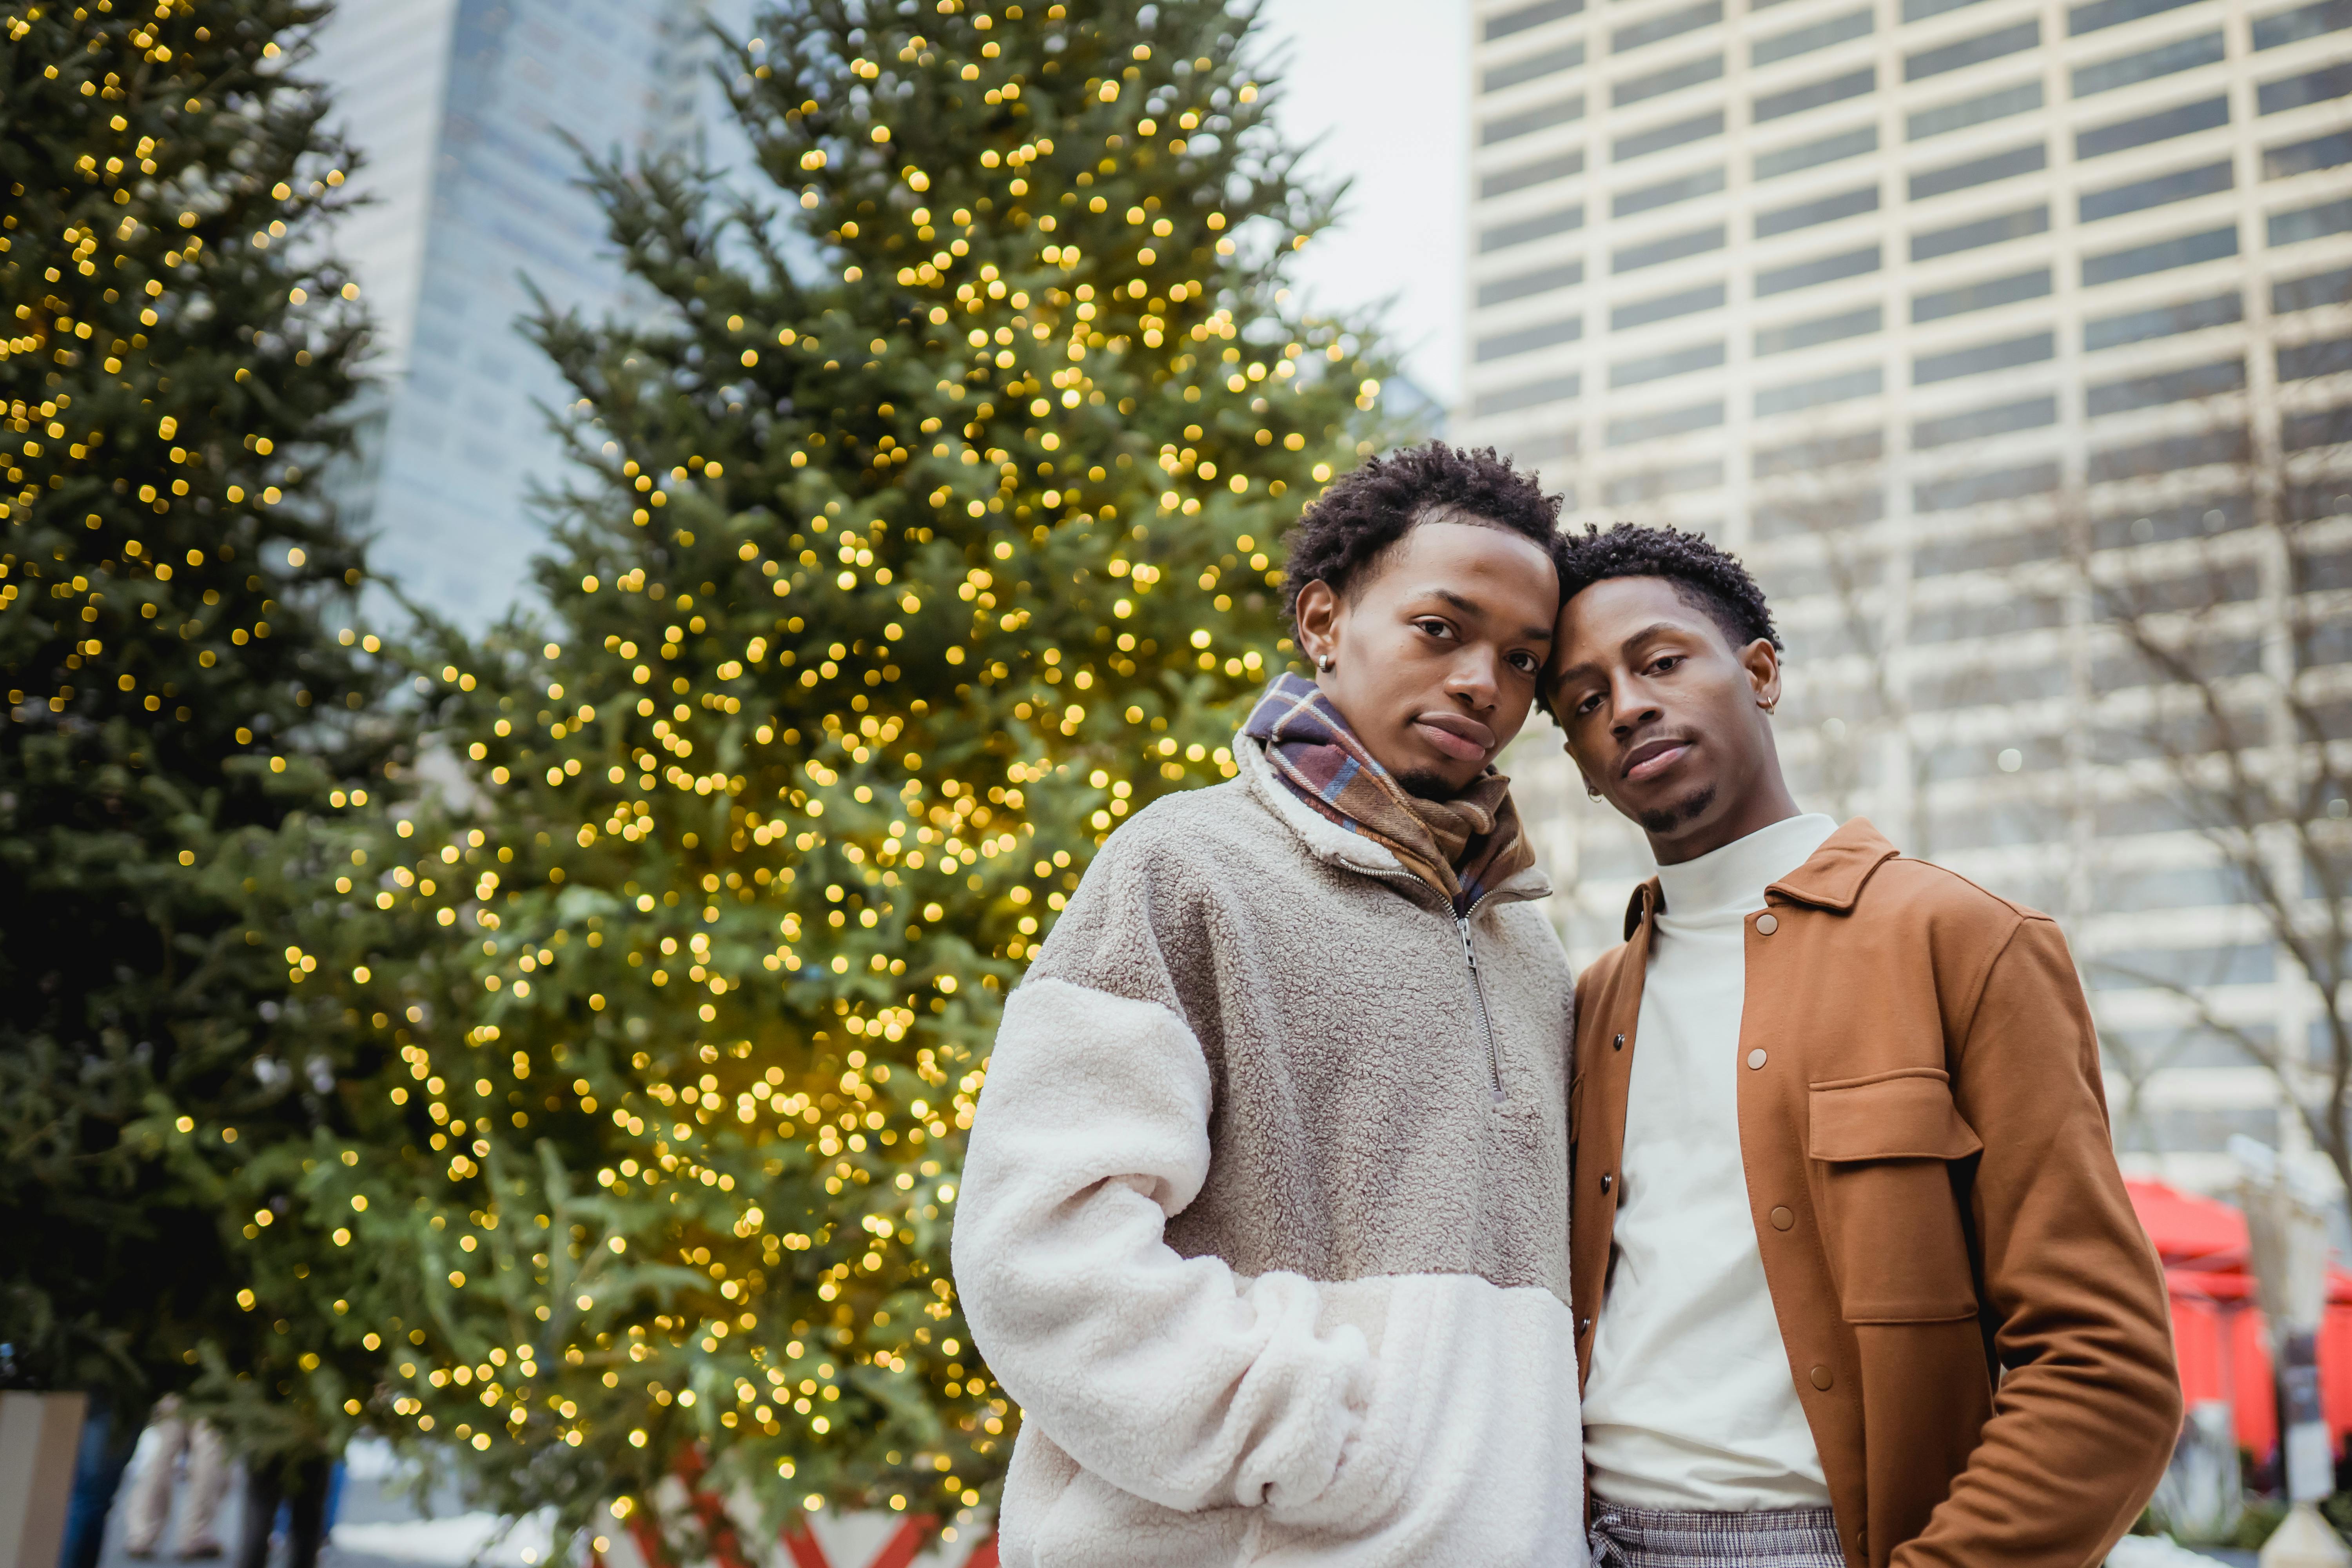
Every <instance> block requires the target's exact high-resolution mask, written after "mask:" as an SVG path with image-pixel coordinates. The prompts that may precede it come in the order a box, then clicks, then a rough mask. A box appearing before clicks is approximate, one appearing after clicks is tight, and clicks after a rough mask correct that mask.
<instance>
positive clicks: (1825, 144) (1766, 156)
mask: <svg viewBox="0 0 2352 1568" xmlns="http://www.w3.org/2000/svg"><path fill="white" fill-rule="evenodd" d="M1877 151H1878V127H1877V126H1875V125H1862V126H1857V127H1855V128H1854V129H1853V130H1852V131H1841V132H1837V134H1835V135H1833V136H1824V137H1822V138H1821V139H1820V140H1819V141H1815V142H1799V143H1798V144H1797V145H1795V146H1794V147H1783V148H1780V150H1778V151H1777V152H1771V153H1757V154H1756V177H1757V178H1758V179H1759V180H1771V179H1777V178H1779V177H1780V175H1782V174H1795V173H1796V172H1797V171H1798V170H1800V169H1811V168H1818V167H1819V166H1820V165H1822V164H1823V163H1837V162H1839V161H1840V160H1841V159H1845V158H1859V157H1861V156H1862V155H1863V154H1864V153H1875V152H1877Z"/></svg>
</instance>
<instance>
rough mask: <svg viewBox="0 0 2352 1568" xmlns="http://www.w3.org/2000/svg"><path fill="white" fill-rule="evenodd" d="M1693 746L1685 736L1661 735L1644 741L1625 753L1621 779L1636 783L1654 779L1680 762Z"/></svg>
mask: <svg viewBox="0 0 2352 1568" xmlns="http://www.w3.org/2000/svg"><path fill="white" fill-rule="evenodd" d="M1691 745H1692V742H1691V741H1690V739H1689V738H1688V737H1687V736H1683V735H1661V736H1659V737H1658V738H1657V739H1655V740H1653V741H1644V742H1642V743H1641V744H1640V745H1638V746H1636V747H1634V748H1633V750H1632V751H1631V752H1627V753H1625V761H1624V762H1623V763H1622V764H1621V765H1620V766H1619V767H1618V770H1617V772H1618V773H1619V775H1620V776H1621V777H1623V778H1626V779H1630V780H1633V781H1634V782H1636V783H1639V782H1640V781H1642V780H1643V779H1654V778H1655V777H1657V776H1658V775H1659V774H1660V773H1664V772H1665V771H1666V770H1667V769H1668V768H1670V767H1673V766H1674V765H1675V763H1677V762H1680V761H1681V760H1682V757H1683V754H1684V753H1685V752H1688V751H1689V750H1690V749H1691Z"/></svg>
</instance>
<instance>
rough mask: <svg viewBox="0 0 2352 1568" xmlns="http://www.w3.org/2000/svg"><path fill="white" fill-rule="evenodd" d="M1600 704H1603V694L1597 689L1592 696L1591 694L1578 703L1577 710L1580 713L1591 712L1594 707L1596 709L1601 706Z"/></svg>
mask: <svg viewBox="0 0 2352 1568" xmlns="http://www.w3.org/2000/svg"><path fill="white" fill-rule="evenodd" d="M1600 706H1601V694H1600V693H1599V692H1597V691H1596V692H1594V693H1593V694H1592V695H1591V696H1590V697H1588V698H1586V699H1585V700H1583V701H1581V702H1580V703H1578V704H1577V705H1576V710H1577V711H1578V712H1579V713H1590V712H1591V711H1592V710H1594V709H1596V708H1598V707H1600Z"/></svg>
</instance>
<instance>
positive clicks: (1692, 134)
mask: <svg viewBox="0 0 2352 1568" xmlns="http://www.w3.org/2000/svg"><path fill="white" fill-rule="evenodd" d="M1722 134H1723V110H1719V109H1717V110H1710V111H1709V112H1707V113H1706V114H1698V115H1693V116H1692V117H1691V118H1690V119H1688V120H1677V121H1675V122H1674V123H1673V124H1671V125H1657V126H1653V127H1651V128H1650V129H1649V130H1647V131H1637V132H1634V133H1633V135H1631V136H1620V137H1619V138H1617V140H1616V141H1615V142H1612V143H1611V144H1610V148H1609V155H1610V157H1611V158H1612V159H1613V160H1614V161H1615V162H1617V163H1625V162H1627V161H1628V160H1630V159H1633V158H1642V157H1646V156H1648V155H1649V154H1650V153H1663V152H1664V151H1665V150H1666V149H1667V148H1669V147H1680V146H1683V145H1685V144H1686V143H1688V142H1704V141H1706V139H1707V138H1708V137H1710V136H1720V135H1722Z"/></svg>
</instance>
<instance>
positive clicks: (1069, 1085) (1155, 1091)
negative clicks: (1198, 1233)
mask: <svg viewBox="0 0 2352 1568" xmlns="http://www.w3.org/2000/svg"><path fill="white" fill-rule="evenodd" d="M1210 1103H1211V1090H1210V1075H1209V1068H1208V1065H1207V1063H1206V1061H1205V1059H1204V1058H1203V1056H1202V1049H1201V1046H1200V1044H1199V1042H1198V1041H1197V1040H1196V1039H1195V1038H1194V1037H1193V1035H1192V1031H1191V1030H1190V1029H1189V1028H1188V1027H1187V1026H1185V1024H1184V1022H1183V1021H1182V1020H1181V1018H1179V1017H1178V1016H1176V1015H1175V1014H1174V1013H1173V1012H1171V1010H1170V1009H1168V1008H1167V1007H1164V1006H1161V1005H1157V1004H1154V1003H1150V1002H1144V1001H1139V1000H1135V999H1133V998H1130V997H1126V996H1120V995H1115V994H1111V993H1109V992H1107V991H1101V990H1097V989H1094V988H1092V987H1089V986H1084V985H1078V984H1071V983H1070V982H1068V981H1065V980H1058V979H1037V978H1034V977H1033V978H1032V979H1031V980H1029V981H1028V982H1027V983H1026V984H1023V985H1022V986H1021V987H1020V988H1019V989H1018V990H1016V991H1015V992H1014V993H1013V995H1012V997H1011V998H1010V999H1009V1000H1008V1001H1007V1003H1006V1005H1005V1009H1004V1021H1003V1027H1002V1029H1001V1030H1000V1032H999V1034H998V1036H997V1042H996V1049H995V1054H994V1056H993V1057H992V1059H991V1062H990V1065H989V1069H988V1079H987V1082H986V1085H985V1086H984V1087H983V1089H982V1091H981V1099H980V1106H979V1110H978V1114H977V1116H976V1117H975V1119H974V1121H973V1123H972V1130H971V1142H970V1145H969V1152H968V1155H967V1157H966V1161H965V1165H964V1175H963V1186H962V1191H961V1194H959V1200H958V1209H957V1220H956V1228H955V1238H954V1264H955V1276H956V1285H957V1290H958V1293H959V1295H960V1296H961V1300H962V1302H963V1309H964V1314H965V1317H966V1319H967V1321H969V1322H970V1323H971V1332H972V1338H973V1341H974V1342H975V1343H976V1344H977V1345H978V1346H979V1348H980V1350H981V1351H982V1353H983V1354H984V1355H985V1356H986V1357H987V1358H988V1363H989V1366H990V1368H991V1369H992V1371H993V1373H995V1375H996V1378H997V1380H998V1381H999V1382H1000V1383H1001V1384H1003V1387H1004V1389H1005V1391H1006V1392H1007V1393H1008V1394H1012V1395H1013V1398H1015V1399H1016V1400H1018V1401H1019V1402H1020V1404H1021V1406H1022V1411H1023V1418H1024V1420H1025V1421H1029V1422H1034V1423H1035V1424H1036V1425H1037V1426H1038V1427H1039V1429H1040V1430H1041V1431H1042V1432H1043V1433H1044V1434H1045V1436H1049V1437H1051V1438H1052V1439H1053V1441H1054V1442H1055V1444H1056V1445H1058V1446H1059V1447H1061V1448H1062V1449H1063V1450H1064V1451H1065V1452H1066V1453H1067V1454H1069V1456H1070V1457H1071V1458H1073V1459H1075V1460H1076V1461H1077V1463H1078V1464H1079V1465H1081V1466H1082V1467H1084V1468H1086V1469H1087V1470H1089V1471H1091V1472H1093V1473H1094V1474H1096V1475H1097V1476H1098V1477H1100V1478H1101V1479H1104V1480H1107V1481H1108V1482H1110V1483H1111V1484H1113V1485H1115V1486H1117V1487H1118V1488H1120V1489H1124V1490H1126V1491H1129V1492H1131V1493H1133V1494H1135V1495H1137V1496H1139V1497H1143V1498H1147V1499H1150V1500H1152V1501H1155V1502H1158V1503H1160V1504H1161V1505H1163V1506H1165V1507H1169V1508H1173V1509H1182V1510H1193V1509H1200V1508H1205V1507H1215V1506H1233V1505H1244V1506H1248V1505H1258V1504H1264V1505H1267V1506H1269V1507H1270V1508H1272V1509H1273V1510H1275V1511H1276V1512H1283V1511H1285V1510H1287V1509H1290V1508H1294V1507H1311V1505H1313V1503H1314V1502H1315V1501H1316V1500H1317V1499H1318V1497H1320V1496H1322V1495H1323V1494H1325V1493H1327V1492H1328V1490H1329V1489H1330V1488H1331V1487H1332V1484H1333V1481H1334V1479H1335V1477H1336V1476H1337V1474H1338V1472H1339V1468H1340V1464H1341V1458H1342V1456H1343V1453H1344V1452H1345V1451H1346V1450H1347V1448H1348V1446H1349V1438H1350V1436H1351V1435H1352V1434H1353V1433H1354V1432H1355V1430H1356V1428H1357V1427H1358V1426H1359V1425H1360V1420H1361V1418H1362V1415H1363V1414H1364V1412H1365V1410H1366V1408H1367V1406H1368V1405H1369V1402H1370V1397H1371V1390H1372V1385H1373V1383H1374V1381H1375V1376H1376V1363H1375V1358H1374V1355H1373V1352H1372V1351H1371V1349H1370V1346H1369V1344H1368V1342H1366V1340H1365V1338H1364V1336H1363V1334H1362V1333H1361V1332H1360V1331H1358V1330H1357V1329H1355V1328H1353V1327H1350V1326H1347V1325H1344V1324H1340V1325H1332V1326H1328V1327H1324V1326H1318V1312H1319V1310H1320V1305H1321V1304H1320V1302H1319V1300H1318V1289H1317V1288H1316V1286H1315V1285H1314V1284H1313V1283H1311V1282H1310V1281H1308V1280H1307V1279H1303V1278H1301V1277H1299V1276H1297V1275H1293V1274H1285V1273H1271V1274H1266V1275H1264V1276H1261V1277H1259V1278H1258V1279H1255V1280H1249V1281H1244V1280H1242V1279H1238V1278H1236V1277H1235V1275H1234V1272H1233V1271H1232V1270H1231V1269H1230V1268H1227V1267H1226V1265H1225V1264H1224V1263H1223V1262H1222V1261H1220V1260H1218V1259H1216V1258H1183V1257H1181V1256H1179V1255H1178V1254H1177V1253H1176V1252H1175V1251H1174V1250H1173V1249H1172V1248H1171V1247H1169V1246H1168V1245H1167V1243H1166V1241H1165V1240H1164V1239H1163V1238H1162V1230H1163V1227H1164V1226H1165V1224H1166V1222H1167V1220H1168V1218H1169V1216H1171V1215H1174V1214H1176V1213H1178V1212H1179V1211H1181V1209H1183V1208H1184V1206H1185V1205H1187V1204H1189V1203H1191V1202H1192V1199H1193V1197H1194V1195H1195V1194H1198V1193H1199V1192H1200V1190H1201V1187H1202V1183H1203V1182H1204V1181H1205V1180H1206V1178H1207V1175H1208V1169H1209V1113H1210Z"/></svg>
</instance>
